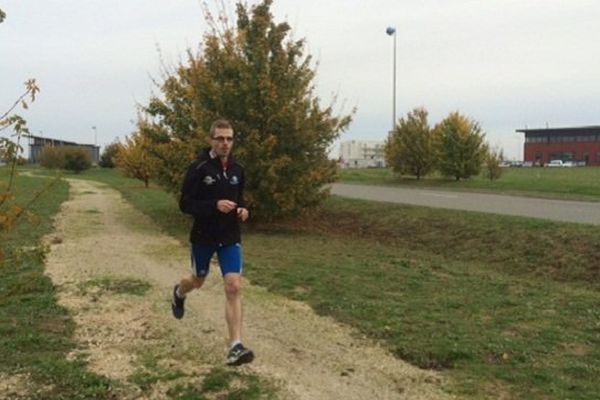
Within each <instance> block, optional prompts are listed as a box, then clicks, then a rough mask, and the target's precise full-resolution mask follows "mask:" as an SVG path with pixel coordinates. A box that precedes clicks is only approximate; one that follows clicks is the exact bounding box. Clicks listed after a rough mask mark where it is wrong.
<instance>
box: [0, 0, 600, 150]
mask: <svg viewBox="0 0 600 400" xmlns="http://www.w3.org/2000/svg"><path fill="white" fill-rule="evenodd" d="M208 1H209V3H210V2H211V1H212V0H208ZM226 1H227V0H226ZM0 9H3V10H4V11H5V12H6V14H7V19H6V20H5V22H4V23H3V24H0V111H4V110H5V109H6V108H8V106H9V105H10V104H12V102H13V101H14V99H15V98H16V97H17V96H18V95H19V94H20V93H21V92H22V90H23V86H22V83H23V82H24V81H25V80H26V79H28V78H36V79H37V81H38V84H39V86H40V87H41V93H40V95H39V99H38V101H37V102H36V103H35V104H34V106H33V107H32V108H31V109H30V110H29V111H27V112H20V113H21V114H22V115H23V116H24V117H25V118H26V119H27V120H28V122H29V127H30V130H31V131H32V133H34V134H41V135H43V136H48V137H56V138H61V139H65V140H73V141H78V142H82V143H94V140H97V143H98V144H99V145H105V144H108V143H110V142H111V141H113V140H114V139H115V138H116V137H120V138H123V137H124V136H125V135H127V134H129V133H130V132H131V131H132V129H133V123H132V121H133V120H134V119H135V117H136V104H139V103H141V104H144V103H145V102H146V101H147V99H148V97H149V95H150V94H151V92H152V91H153V90H155V88H154V86H153V84H152V78H153V77H154V78H159V77H160V57H162V58H163V60H164V61H165V62H166V63H167V64H174V63H177V62H178V61H179V60H180V59H182V58H183V55H184V53H185V51H186V49H187V48H193V49H196V48H198V45H199V43H200V41H201V37H202V34H203V32H204V31H205V28H206V23H205V22H204V21H203V18H202V11H201V6H200V1H199V0H176V1H166V0H143V1H142V0H126V1H125V0H121V1H117V0H102V1H101V0H85V1H82V0H44V1H33V0H0ZM273 13H274V14H275V16H276V19H277V20H278V21H283V20H286V21H287V22H288V23H289V24H290V25H291V26H292V28H293V30H294V37H295V38H300V37H304V38H306V40H307V43H308V45H307V50H308V51H309V52H310V53H311V54H312V55H313V56H314V57H315V59H316V60H318V63H319V64H318V70H317V71H318V73H317V79H316V82H315V83H316V86H317V89H318V93H319V95H320V96H321V97H322V98H323V99H324V100H325V101H329V100H330V99H332V96H333V95H334V94H336V93H337V94H338V97H339V99H340V101H338V109H341V110H342V111H349V110H351V109H352V108H353V107H357V112H356V114H355V116H354V122H353V124H352V125H351V127H350V129H349V130H348V131H347V132H346V133H345V134H344V135H343V137H342V140H351V139H356V140H383V139H384V138H385V136H386V132H387V131H388V130H389V129H390V126H391V123H392V76H393V68H392V65H393V64H392V60H393V57H392V54H393V49H394V46H393V38H392V37H390V36H388V35H386V33H385V30H386V27H388V26H393V27H395V28H396V30H397V37H396V39H397V44H396V52H397V69H396V71H397V72H396V73H397V116H398V117H400V116H401V115H403V114H405V113H406V112H408V111H410V110H411V109H413V108H415V107H418V106H424V107H425V108H427V109H428V110H429V112H430V122H431V124H435V123H436V122H438V121H439V120H441V119H442V118H443V117H445V116H446V115H447V114H448V113H449V112H451V111H455V110H459V111H461V112H462V113H465V114H467V115H469V116H471V117H472V118H474V119H476V120H478V121H479V122H480V123H481V125H482V127H483V129H484V130H485V131H486V132H487V137H488V141H489V142H490V143H491V144H492V145H493V146H500V147H502V148H503V149H504V151H505V154H507V155H508V156H509V157H511V158H516V159H520V158H521V157H522V153H523V149H522V148H523V137H522V135H521V134H517V133H515V129H519V128H523V127H526V126H527V127H529V128H537V127H545V126H550V127H559V126H574V125H577V126H579V125H600V24H599V23H598V21H600V1H597V0H518V1H517V0H485V1H483V0H479V1H473V0H419V1H417V0H403V1H399V0H395V1H394V0H372V1H364V0H363V1H358V0H343V1H342V0H328V1H327V0H318V1H317V0H302V1H300V0H296V1H292V0H275V1H274V5H273ZM157 49H160V54H161V56H159V51H158V50H157ZM93 126H95V127H96V130H95V131H94V130H93V129H92V127H93ZM95 133H97V138H95V136H94V134H95ZM336 154H337V152H336Z"/></svg>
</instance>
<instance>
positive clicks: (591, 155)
mask: <svg viewBox="0 0 600 400" xmlns="http://www.w3.org/2000/svg"><path fill="white" fill-rule="evenodd" d="M517 132H521V133H524V134H525V145H524V151H523V155H524V157H523V158H524V161H530V162H533V163H534V164H537V165H544V164H546V163H549V162H550V161H552V160H562V161H563V162H564V161H573V162H580V163H585V165H600V126H582V127H574V128H545V129H517Z"/></svg>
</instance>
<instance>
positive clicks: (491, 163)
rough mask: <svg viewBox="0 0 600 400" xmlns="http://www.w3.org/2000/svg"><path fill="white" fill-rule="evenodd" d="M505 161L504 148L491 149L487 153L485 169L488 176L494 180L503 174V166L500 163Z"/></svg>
mask: <svg viewBox="0 0 600 400" xmlns="http://www.w3.org/2000/svg"><path fill="white" fill-rule="evenodd" d="M502 161H504V152H503V151H502V149H500V150H498V149H490V150H489V151H488V152H487V153H486V155H485V171H486V175H487V177H488V178H489V179H490V180H491V181H494V180H496V179H500V177H501V176H502V167H501V166H500V164H501V163H502Z"/></svg>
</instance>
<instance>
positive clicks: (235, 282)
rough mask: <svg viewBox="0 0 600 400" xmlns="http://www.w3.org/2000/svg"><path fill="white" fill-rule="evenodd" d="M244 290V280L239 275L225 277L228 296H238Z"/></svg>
mask: <svg viewBox="0 0 600 400" xmlns="http://www.w3.org/2000/svg"><path fill="white" fill-rule="evenodd" d="M241 291H242V280H241V278H240V277H239V276H236V277H229V276H226V278H225V294H226V295H227V297H236V296H239V295H240V292H241Z"/></svg>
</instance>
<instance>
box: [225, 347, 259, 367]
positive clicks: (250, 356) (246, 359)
mask: <svg viewBox="0 0 600 400" xmlns="http://www.w3.org/2000/svg"><path fill="white" fill-rule="evenodd" d="M252 361H254V353H253V352H251V351H249V352H247V353H244V354H242V355H241V356H239V357H238V359H237V360H235V361H232V362H227V365H230V366H232V367H238V366H240V365H242V364H248V363H251V362H252Z"/></svg>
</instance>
